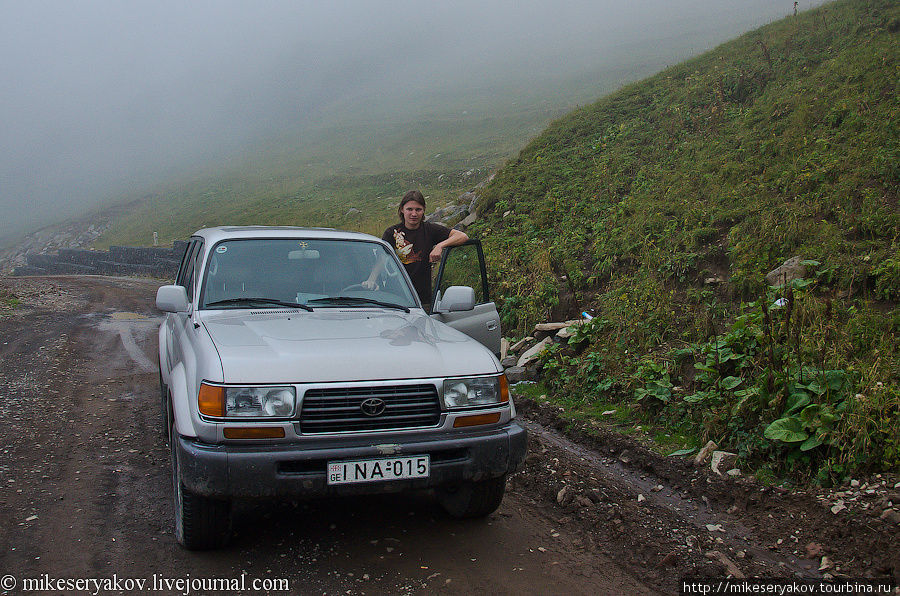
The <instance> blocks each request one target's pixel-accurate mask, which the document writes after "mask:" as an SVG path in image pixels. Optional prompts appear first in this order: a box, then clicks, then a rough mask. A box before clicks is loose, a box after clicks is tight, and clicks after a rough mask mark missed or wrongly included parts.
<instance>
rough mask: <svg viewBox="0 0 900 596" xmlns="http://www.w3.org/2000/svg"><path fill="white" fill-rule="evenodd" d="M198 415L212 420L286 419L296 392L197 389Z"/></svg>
mask: <svg viewBox="0 0 900 596" xmlns="http://www.w3.org/2000/svg"><path fill="white" fill-rule="evenodd" d="M199 402H200V413H201V414H205V415H207V416H216V417H222V416H225V417H242V418H265V417H271V418H287V417H288V416H291V415H292V414H293V413H294V404H295V403H296V393H295V392H294V388H293V387H290V386H284V387H217V386H214V385H206V384H203V385H201V387H200V396H199Z"/></svg>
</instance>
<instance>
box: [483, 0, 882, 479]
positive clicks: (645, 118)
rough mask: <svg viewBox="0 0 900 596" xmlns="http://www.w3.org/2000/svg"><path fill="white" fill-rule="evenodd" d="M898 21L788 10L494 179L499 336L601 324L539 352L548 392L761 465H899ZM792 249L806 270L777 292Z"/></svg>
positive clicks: (636, 89) (571, 120) (853, 5)
mask: <svg viewBox="0 0 900 596" xmlns="http://www.w3.org/2000/svg"><path fill="white" fill-rule="evenodd" d="M898 30H900V6H898V5H897V3H895V2H890V1H884V0H873V1H868V2H837V3H834V4H829V5H826V6H824V7H822V8H820V9H817V10H814V11H810V12H808V13H801V14H800V15H797V16H795V17H789V18H787V19H784V20H782V21H779V22H777V23H773V24H771V25H769V26H766V27H763V28H761V29H759V30H757V31H754V32H751V33H748V34H746V35H743V36H742V37H740V38H738V39H736V40H734V41H732V42H730V43H727V44H724V45H722V46H720V47H719V48H716V49H715V50H713V51H711V52H709V53H707V54H704V55H703V56H700V57H698V58H696V59H693V60H690V61H688V62H685V63H683V64H680V65H678V66H675V67H672V68H669V69H667V70H665V71H663V72H661V73H660V74H658V75H656V76H654V77H652V78H650V79H647V80H645V81H642V82H640V83H637V84H633V85H630V86H628V87H625V88H623V89H622V90H620V91H618V92H616V93H614V94H612V95H610V96H608V97H605V98H603V99H601V100H600V101H598V102H596V103H595V104H593V105H591V106H587V107H585V108H583V109H580V110H577V111H575V112H573V113H571V114H569V115H568V116H566V117H565V118H562V119H560V120H558V121H556V122H554V123H553V124H552V125H551V126H550V127H549V128H548V129H547V130H546V131H544V133H543V134H541V135H540V136H539V137H537V138H536V139H534V140H533V141H532V142H531V143H530V144H529V145H528V146H527V147H526V148H525V149H523V150H522V152H521V153H520V154H519V155H518V157H517V158H516V159H514V160H513V161H511V162H510V163H509V164H507V165H506V166H505V167H504V168H503V169H502V170H501V171H500V172H499V173H498V174H497V176H496V178H495V179H494V181H493V182H492V183H491V184H490V185H489V186H488V187H487V188H486V190H485V192H484V194H483V196H482V199H481V205H480V206H481V209H482V212H483V214H484V217H483V219H482V221H481V222H480V224H479V230H480V232H481V234H482V235H483V236H484V238H485V245H486V247H487V252H488V253H489V254H490V255H491V260H492V263H491V270H492V271H493V272H494V273H495V276H496V278H495V280H494V283H495V288H496V290H497V292H498V294H499V299H500V301H501V303H502V312H503V314H504V319H505V320H504V322H505V323H506V325H507V327H508V328H509V326H510V325H512V326H517V327H518V328H519V329H520V330H523V331H525V330H527V328H528V327H530V325H532V324H533V323H535V322H539V321H538V319H544V318H547V317H553V318H557V319H561V318H564V317H567V316H571V315H572V314H575V313H578V312H581V311H582V310H584V309H586V308H588V309H594V311H595V313H596V314H597V318H596V319H595V320H594V321H593V323H592V324H591V325H590V326H586V327H585V330H584V331H583V332H582V333H581V336H580V337H579V338H578V342H575V343H576V345H574V346H573V347H570V348H568V349H566V350H562V351H561V352H558V353H552V354H551V355H550V356H548V357H547V358H546V359H545V360H546V363H545V371H547V372H548V373H549V374H548V378H550V380H551V384H555V385H556V386H557V388H558V389H560V390H562V391H564V392H565V393H566V394H570V395H574V396H576V398H577V399H576V400H575V401H577V402H579V404H576V405H578V407H581V408H582V409H586V410H590V405H591V403H592V402H596V401H597V400H603V399H608V398H609V397H610V396H614V397H615V398H616V399H617V400H618V402H619V403H627V404H629V405H634V404H635V403H637V404H638V405H639V406H640V407H639V408H638V410H639V412H640V414H641V415H643V416H649V417H651V418H654V417H656V418H657V419H660V418H666V419H668V420H670V421H671V420H675V421H678V422H679V423H683V424H685V425H686V426H685V428H686V429H687V430H688V431H689V432H690V433H692V434H693V436H694V437H695V439H696V440H705V439H706V438H714V439H716V440H717V441H719V442H720V443H725V444H726V445H729V446H730V447H731V448H734V449H737V450H739V452H740V453H741V454H742V457H745V458H747V459H748V460H753V461H755V462H756V463H758V464H759V463H761V462H762V463H765V462H768V461H769V460H770V459H771V458H772V457H773V456H774V455H775V454H777V453H782V452H783V453H789V454H794V455H792V457H793V460H792V463H790V464H789V467H793V466H796V467H797V469H803V470H809V471H811V472H816V471H822V470H825V471H824V472H823V473H822V474H821V478H825V479H827V478H829V477H831V476H833V475H835V474H837V475H839V470H844V469H855V468H856V467H875V468H881V467H884V466H888V467H890V466H898V465H900V435H898V431H897V430H896V426H897V425H896V424H894V423H893V422H894V421H896V418H897V416H898V412H900V389H898V377H900V358H898V355H897V352H898V350H897V333H898V330H900V310H898V308H897V304H896V301H897V300H898V299H900V209H898V204H897V194H898V182H900V130H898V124H900V102H898V99H897V89H896V84H897V81H898V80H900V43H898V41H900V39H898ZM795 255H797V256H800V257H801V258H802V259H805V266H806V275H805V279H804V280H798V281H796V282H793V284H792V285H790V286H788V287H781V288H779V289H770V288H769V286H768V284H767V283H766V281H765V274H766V272H768V271H770V270H771V269H773V268H775V267H776V266H778V265H780V264H781V263H782V262H783V261H785V260H786V259H788V258H789V257H792V256H795ZM779 297H780V298H784V299H785V302H784V303H783V304H787V305H788V307H787V308H781V309H778V308H777V307H776V309H775V310H772V309H770V308H769V305H770V304H771V303H772V302H773V301H774V300H775V299H777V298H779ZM741 300H754V301H756V302H753V303H751V304H750V305H749V306H747V305H743V306H742V304H741ZM780 304H781V303H780ZM742 334H743V335H742ZM579 342H580V343H579ZM729 342H731V343H730V344H729ZM723 347H727V349H728V350H729V351H728V352H727V353H726V352H723V351H722V350H723ZM575 348H577V349H575ZM735 354H740V355H741V357H740V358H738V356H734V358H732V356H733V355H735ZM723 358H724V360H723ZM834 371H839V373H838V372H834ZM832 373H833V374H832ZM838 377H839V378H840V379H839V380H838ZM815 379H818V381H815V382H816V383H819V384H818V385H815V386H814V387H812V388H810V387H809V383H810V382H813V380H815ZM598 385H599V386H600V387H602V388H605V389H606V391H598V390H597V387H598ZM822 387H825V389H824V390H822ZM675 389H678V391H676V390H675ZM857 394H859V395H858V396H857ZM857 397H863V398H865V399H857ZM810 406H815V408H813V407H810ZM803 412H805V418H804V417H802V416H801V413H803ZM873 420H874V421H875V422H872V421H873ZM776 421H785V422H780V425H781V426H784V425H789V426H791V428H792V429H793V430H796V431H797V432H796V433H794V434H785V433H782V434H779V433H777V432H776V431H777V430H779V429H780V428H781V426H779V425H776V426H775V427H774V428H773V427H772V424H773V423H774V422H776ZM878 421H880V422H878ZM873 424H874V426H872V425H873ZM795 427H796V428H795ZM892 428H893V430H891V429H892ZM861 431H864V432H865V433H867V436H868V437H869V438H866V439H861V438H860V436H861V435H860V432H861ZM799 437H803V438H802V439H800V438H799ZM788 439H790V440H788ZM807 441H808V442H807ZM817 441H818V443H817ZM801 447H802V449H801ZM796 462H802V463H796Z"/></svg>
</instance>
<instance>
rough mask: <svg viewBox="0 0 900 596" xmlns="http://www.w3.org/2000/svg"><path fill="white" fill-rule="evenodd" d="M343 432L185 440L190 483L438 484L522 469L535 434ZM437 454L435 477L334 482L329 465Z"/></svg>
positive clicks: (194, 486)
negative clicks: (280, 440) (299, 438)
mask: <svg viewBox="0 0 900 596" xmlns="http://www.w3.org/2000/svg"><path fill="white" fill-rule="evenodd" d="M377 440H378V442H377V443H373V441H372V438H371V437H368V438H365V437H349V436H348V437H339V438H333V439H328V440H322V441H316V443H315V444H314V445H311V446H306V445H303V446H300V445H296V444H288V445H284V444H278V445H272V444H247V445H237V444H228V445H210V444H205V443H200V442H197V441H194V440H191V439H188V438H185V437H181V436H179V437H177V443H176V447H177V449H178V458H179V462H180V464H181V476H182V482H183V483H184V486H185V487H186V488H187V489H188V490H190V491H191V492H194V493H196V494H200V495H205V496H209V497H221V498H226V497H241V498H243V497H287V496H294V497H319V496H327V495H344V494H365V493H369V494H371V493H379V492H394V491H401V490H415V489H425V488H433V487H437V486H442V485H448V484H454V483H457V482H465V481H472V480H482V479H486V478H497V477H499V476H503V475H505V474H510V473H512V472H514V471H516V470H517V469H518V468H519V467H520V466H521V464H522V462H523V461H524V460H525V451H526V444H527V436H526V432H525V429H524V428H523V427H522V426H521V425H519V423H518V422H516V421H512V422H510V423H508V424H506V425H504V426H501V427H499V428H491V429H483V430H478V431H468V432H465V433H459V434H456V433H454V435H453V436H452V437H448V436H447V434H446V433H442V434H437V433H435V434H423V435H409V434H406V435H402V436H401V435H394V436H390V437H387V438H385V437H384V436H380V437H378V439H377ZM425 454H427V455H429V456H430V458H431V470H430V476H429V477H428V478H417V479H410V480H392V481H388V482H377V483H375V482H373V483H364V484H342V485H335V486H329V485H328V483H327V479H326V468H327V462H328V461H333V460H354V459H366V458H379V457H384V456H394V455H398V456H399V455H425Z"/></svg>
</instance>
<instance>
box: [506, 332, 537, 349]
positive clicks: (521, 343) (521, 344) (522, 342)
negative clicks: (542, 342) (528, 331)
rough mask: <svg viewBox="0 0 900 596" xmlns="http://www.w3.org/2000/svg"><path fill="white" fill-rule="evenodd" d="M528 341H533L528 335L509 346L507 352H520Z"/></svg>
mask: <svg viewBox="0 0 900 596" xmlns="http://www.w3.org/2000/svg"><path fill="white" fill-rule="evenodd" d="M530 341H534V338H533V337H531V336H530V335H529V336H528V337H523V338H522V339H520V340H519V341H517V342H516V343H514V344H513V345H511V346H510V347H509V351H510V352H513V353H518V352H519V350H521V349H522V348H523V347H524V346H525V344H527V343H528V342H530Z"/></svg>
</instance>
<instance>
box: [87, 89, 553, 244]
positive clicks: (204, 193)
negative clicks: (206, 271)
mask: <svg viewBox="0 0 900 596" xmlns="http://www.w3.org/2000/svg"><path fill="white" fill-rule="evenodd" d="M558 113H559V112H554V111H548V110H547V109H534V108H528V107H523V108H522V109H520V110H517V111H510V112H505V113H504V114H503V115H501V116H470V117H469V116H467V117H461V116H459V115H455V116H451V115H444V116H442V117H438V116H433V117H432V118H431V119H429V120H422V121H412V122H403V123H383V124H381V125H374V126H373V125H371V124H359V125H341V126H333V127H328V128H322V129H319V130H315V131H310V132H303V133H299V134H297V135H296V136H293V137H290V138H284V139H281V142H279V143H277V144H276V148H275V149H273V148H272V146H270V145H267V146H266V147H265V148H260V149H258V150H257V151H255V152H250V153H248V154H246V155H244V156H243V157H242V158H240V159H236V160H233V161H232V162H231V163H229V164H227V166H226V167H225V169H224V171H223V168H222V165H221V164H216V165H214V166H210V169H209V171H208V172H205V173H201V174H200V175H198V176H195V177H193V178H191V179H188V180H185V181H184V182H182V183H179V184H172V185H169V186H168V187H166V188H162V189H160V190H158V191H157V192H155V193H154V194H153V195H151V196H145V197H140V198H137V197H135V198H134V201H133V206H132V208H129V209H124V210H123V211H122V215H121V216H119V217H117V218H116V219H115V220H114V222H113V225H112V227H111V229H110V230H109V232H107V233H106V234H104V236H103V237H102V238H101V239H100V240H99V241H98V243H97V247H99V248H102V247H106V246H109V245H111V244H138V245H141V244H149V243H150V242H151V241H152V235H153V232H154V231H156V232H158V233H159V239H160V243H161V244H167V243H170V242H172V241H173V240H177V239H185V238H187V237H188V236H189V235H190V234H191V233H192V232H193V231H194V230H196V229H198V228H201V227H205V226H213V225H223V224H262V225H306V226H324V227H335V228H342V229H351V230H358V231H363V232H368V233H371V234H377V235H379V236H380V235H381V232H382V231H383V230H384V228H385V227H386V226H387V225H390V224H393V223H396V220H397V214H396V209H397V203H398V202H399V199H400V197H401V196H402V195H403V194H404V193H405V192H406V191H407V190H410V189H411V188H418V189H420V190H422V191H423V193H424V194H425V196H426V198H427V200H428V207H429V210H433V209H434V208H437V207H440V206H443V205H446V204H448V203H451V202H455V200H456V198H457V197H458V196H459V195H460V194H461V193H463V192H465V191H467V190H470V189H471V188H473V187H474V186H475V185H476V184H477V183H479V182H481V181H482V180H483V179H484V178H486V177H487V176H488V175H489V174H490V173H491V172H492V171H493V170H495V169H496V168H497V167H498V166H499V164H500V163H502V162H503V161H504V160H505V159H507V158H508V157H509V156H511V155H513V154H514V153H515V151H517V150H518V149H519V148H520V147H521V146H522V145H523V144H524V143H525V142H527V140H528V139H529V138H530V137H531V136H533V135H534V134H536V132H537V131H538V130H539V129H540V128H543V126H545V125H546V123H547V122H548V121H549V120H550V118H551V117H552V116H553V115H558Z"/></svg>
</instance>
